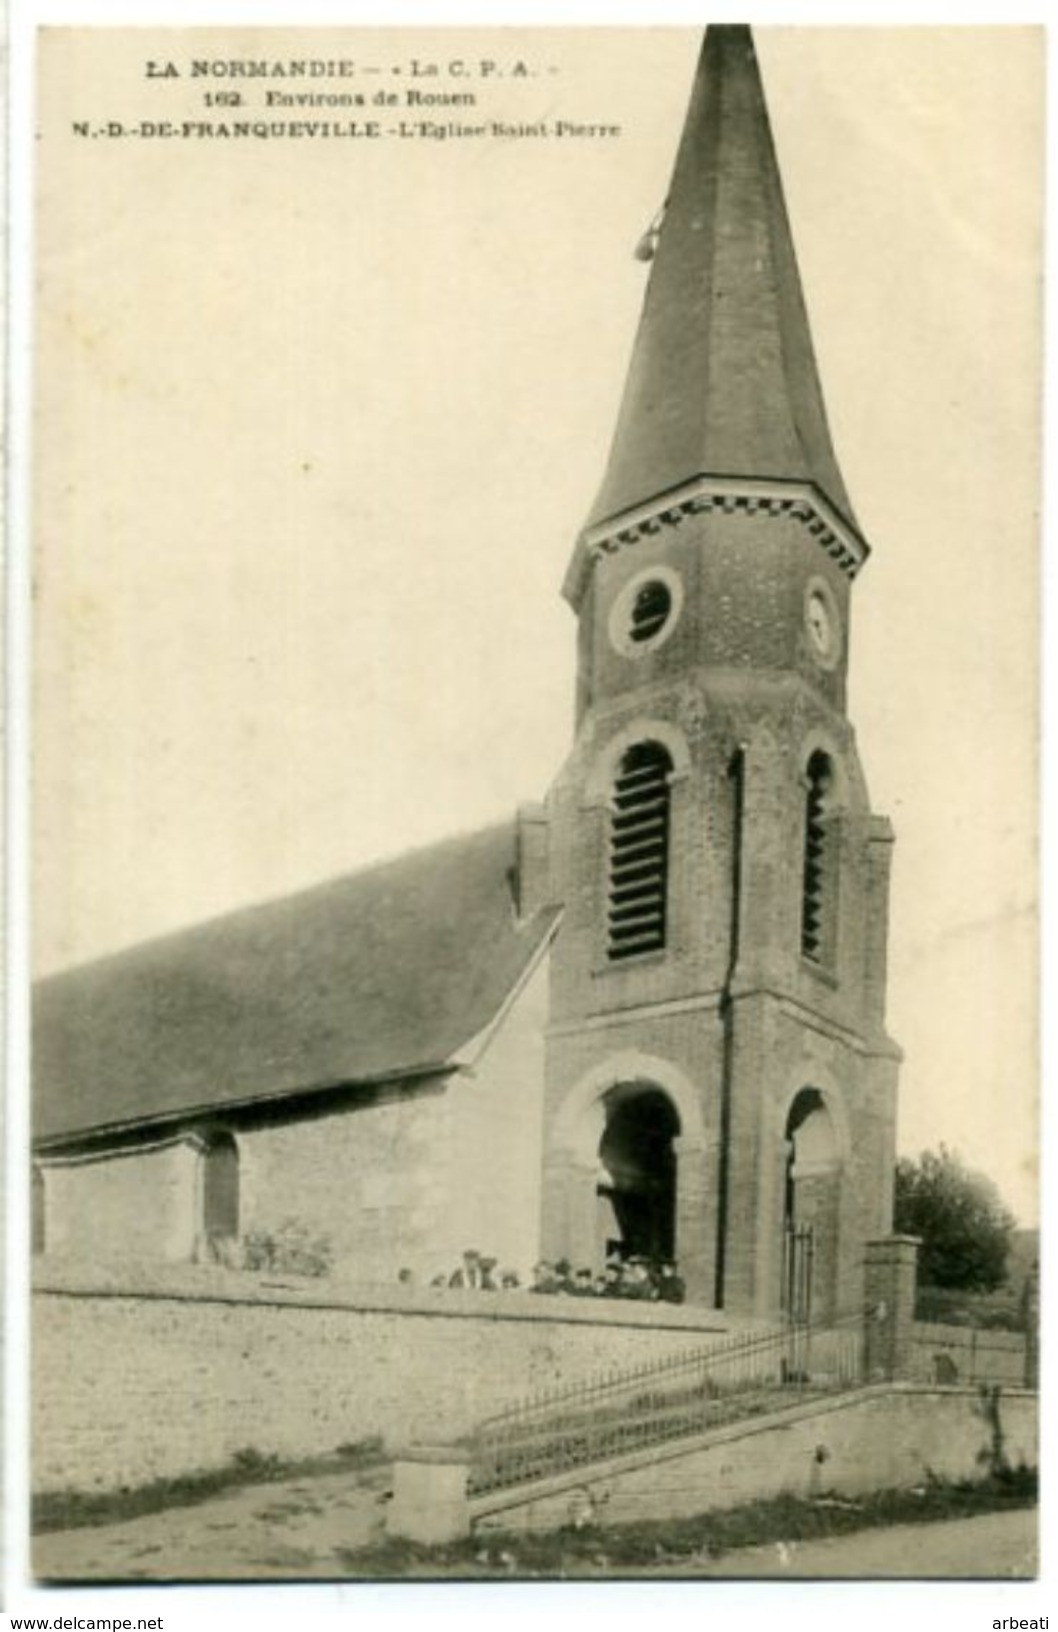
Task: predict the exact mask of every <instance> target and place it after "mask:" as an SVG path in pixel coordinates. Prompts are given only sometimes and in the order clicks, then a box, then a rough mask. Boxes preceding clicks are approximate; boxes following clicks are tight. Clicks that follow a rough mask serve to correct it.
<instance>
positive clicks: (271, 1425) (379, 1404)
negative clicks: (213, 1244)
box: [32, 1260, 730, 1490]
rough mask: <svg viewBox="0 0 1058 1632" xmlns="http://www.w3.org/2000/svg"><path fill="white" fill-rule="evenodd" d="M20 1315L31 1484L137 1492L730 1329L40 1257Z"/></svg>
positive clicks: (416, 1422) (674, 1318)
mask: <svg viewBox="0 0 1058 1632" xmlns="http://www.w3.org/2000/svg"><path fill="white" fill-rule="evenodd" d="M33 1316H34V1318H33V1338H32V1341H33V1352H32V1377H33V1485H34V1488H35V1489H37V1490H56V1489H69V1490H107V1489H112V1488H114V1487H115V1486H118V1485H122V1484H129V1485H136V1484H140V1483H144V1482H147V1481H149V1480H151V1479H155V1478H159V1477H162V1476H166V1477H172V1476H174V1475H177V1474H181V1473H186V1472H189V1471H191V1470H193V1469H198V1468H208V1467H215V1466H220V1465H222V1464H223V1463H225V1462H227V1461H228V1460H229V1459H230V1458H231V1457H232V1456H233V1455H234V1454H235V1453H236V1452H237V1451H239V1450H243V1449H248V1448H249V1449H253V1450H256V1451H259V1452H261V1453H262V1454H266V1455H267V1454H269V1453H272V1454H275V1455H278V1456H281V1457H290V1458H293V1457H300V1456H306V1455H313V1454H319V1453H324V1452H328V1451H332V1450H334V1449H336V1448H337V1447H338V1446H340V1445H343V1444H350V1443H355V1442H357V1441H360V1440H363V1439H366V1438H369V1437H373V1436H376V1435H381V1436H382V1438H383V1439H384V1440H385V1441H386V1442H387V1443H389V1444H393V1443H396V1442H400V1441H404V1440H408V1441H410V1440H437V1439H444V1438H450V1437H452V1436H455V1435H459V1434H463V1433H466V1432H467V1431H468V1430H470V1429H471V1428H473V1427H474V1426H475V1425H476V1424H477V1423H478V1422H480V1420H481V1419H482V1418H483V1417H485V1416H487V1415H489V1414H490V1413H492V1412H495V1411H498V1410H500V1409H502V1408H503V1407H504V1406H506V1405H507V1404H510V1403H513V1402H514V1401H516V1400H519V1399H522V1398H523V1397H525V1396H526V1395H527V1394H531V1393H534V1392H536V1391H537V1390H539V1389H545V1388H553V1387H556V1386H559V1385H574V1384H576V1383H578V1382H583V1381H585V1380H587V1379H588V1378H589V1377H592V1376H595V1375H597V1374H598V1373H599V1372H601V1371H605V1370H609V1369H610V1368H611V1367H614V1366H618V1367H620V1366H631V1365H637V1364H641V1363H648V1362H652V1361H654V1360H658V1359H662V1358H664V1357H666V1356H669V1355H672V1354H674V1353H678V1352H682V1351H685V1350H687V1349H688V1348H692V1347H699V1346H702V1345H704V1344H706V1343H708V1342H709V1341H710V1340H711V1339H713V1340H715V1339H716V1337H717V1336H718V1335H720V1333H721V1332H722V1331H723V1330H724V1329H725V1323H724V1322H723V1320H722V1319H721V1318H720V1317H717V1316H713V1315H708V1314H706V1313H704V1312H702V1311H692V1310H689V1309H682V1308H677V1307H669V1306H665V1307H661V1308H659V1307H658V1305H656V1304H651V1305H642V1306H636V1305H633V1304H625V1303H622V1304H613V1305H610V1306H606V1305H603V1304H600V1303H595V1302H593V1303H592V1305H591V1306H590V1308H589V1307H587V1306H585V1305H583V1304H580V1303H579V1302H578V1301H577V1300H576V1299H573V1298H560V1297H548V1298H545V1297H534V1296H533V1295H532V1294H530V1293H486V1292H480V1293H475V1292H456V1291H451V1290H447V1289H445V1290H438V1291H432V1290H428V1289H423V1290H420V1291H405V1290H404V1289H403V1288H398V1287H392V1288H388V1287H363V1286H361V1287H354V1286H349V1285H345V1286H341V1285H339V1284H337V1283H336V1284H331V1283H329V1282H322V1281H305V1282H303V1283H301V1284H297V1283H290V1282H287V1283H282V1282H280V1280H279V1278H278V1277H273V1278H271V1279H269V1278H265V1277H259V1276H253V1275H247V1274H244V1273H239V1272H235V1271H227V1270H223V1269H220V1268H213V1267H206V1266H202V1267H192V1266H188V1267H185V1266H180V1267H177V1266H175V1265H174V1266H169V1267H167V1266H162V1265H151V1266H149V1267H148V1266H141V1267H140V1268H139V1270H134V1269H133V1268H131V1267H130V1266H122V1267H121V1268H117V1267H115V1268H114V1269H112V1270H111V1271H109V1272H105V1271H103V1270H101V1269H93V1268H89V1267H88V1266H84V1265H76V1264H73V1263H66V1264H56V1263H49V1262H48V1261H47V1260H45V1261H44V1262H43V1263H42V1264H41V1265H40V1266H39V1269H38V1275H37V1285H36V1289H35V1292H34V1297H33ZM726 1329H730V1323H727V1328H726Z"/></svg>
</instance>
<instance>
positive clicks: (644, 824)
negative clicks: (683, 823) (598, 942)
mask: <svg viewBox="0 0 1058 1632" xmlns="http://www.w3.org/2000/svg"><path fill="white" fill-rule="evenodd" d="M671 775H672V759H671V757H670V755H669V753H668V750H667V749H665V748H663V747H662V745H661V744H660V743H659V742H638V743H635V744H633V746H632V747H631V748H629V749H628V750H627V751H626V753H625V754H624V755H623V757H622V759H621V762H620V765H619V766H618V770H617V775H616V777H615V779H614V785H613V793H612V797H611V803H610V876H609V894H608V901H607V926H608V943H607V949H608V953H609V956H610V958H611V959H613V960H619V959H621V958H631V957H635V956H636V955H637V954H638V953H640V952H654V951H657V950H658V949H659V948H661V947H663V946H664V945H665V929H666V917H667V909H668V882H669V778H670V776H671Z"/></svg>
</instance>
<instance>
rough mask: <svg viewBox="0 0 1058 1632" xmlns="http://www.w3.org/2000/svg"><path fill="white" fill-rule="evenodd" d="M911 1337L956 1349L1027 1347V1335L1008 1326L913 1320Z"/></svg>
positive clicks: (1011, 1348)
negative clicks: (946, 1344)
mask: <svg viewBox="0 0 1058 1632" xmlns="http://www.w3.org/2000/svg"><path fill="white" fill-rule="evenodd" d="M911 1336H912V1338H914V1339H916V1340H917V1341H919V1342H926V1341H929V1342H931V1343H948V1344H951V1345H953V1346H955V1347H962V1348H967V1349H969V1348H978V1349H989V1348H996V1349H1010V1350H1011V1352H1014V1351H1015V1350H1018V1349H1023V1348H1024V1347H1025V1333H1024V1332H1012V1331H1010V1329H1009V1328H1008V1327H1006V1326H956V1325H955V1324H954V1323H952V1322H948V1321H943V1320H913V1321H912V1322H911Z"/></svg>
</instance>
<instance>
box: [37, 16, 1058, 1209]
mask: <svg viewBox="0 0 1058 1632" xmlns="http://www.w3.org/2000/svg"><path fill="white" fill-rule="evenodd" d="M757 43H758V51H759V55H760V60H761V66H762V72H763V75H764V79H765V89H766V93H767V96H768V100H769V106H770V109H771V115H772V121H773V127H774V130H775V136H776V142H777V147H778V152H779V160H780V165H781V168H782V172H783V178H784V183H785V188H786V194H787V203H788V206H789V211H790V215H791V220H792V226H793V232H794V238H795V243H796V247H797V252H798V257H799V261H800V266H801V271H802V277H803V280H804V284H805V291H806V298H807V302H808V308H809V313H810V318H811V322H812V327H813V334H814V338H815V343H816V352H817V358H818V361H819V366H820V371H821V375H822V379H823V385H824V391H825V393H826V397H827V402H828V407H829V411H830V419H831V427H832V431H833V437H834V442H835V445H836V449H837V453H838V458H839V461H840V463H841V467H842V470H843V472H844V476H845V480H846V484H847V486H848V488H849V490H850V494H851V498H852V503H853V505H854V507H855V509H856V512H857V515H858V518H859V521H860V524H861V527H862V529H863V531H864V532H865V534H866V536H867V538H868V539H869V541H870V543H871V545H872V550H873V553H872V556H871V559H870V561H869V563H868V565H867V567H866V568H865V570H864V571H863V573H862V574H861V576H860V578H859V579H858V581H857V585H856V589H855V595H854V600H855V607H854V615H853V627H852V633H851V670H850V688H849V690H850V701H849V708H850V714H851V717H852V719H853V721H854V722H855V725H856V728H857V736H858V741H859V746H860V751H861V756H862V759H863V762H864V766H865V770H866V774H867V779H868V783H869V786H870V789H871V794H872V799H873V803H874V806H875V808H876V809H878V810H879V811H881V812H883V813H885V814H887V815H889V816H890V817H891V819H892V821H893V824H894V827H895V829H896V834H897V848H896V855H895V860H894V876H893V902H892V916H891V927H890V1003H889V1023H890V1029H891V1031H892V1033H893V1034H894V1036H895V1037H896V1038H897V1040H898V1041H899V1042H900V1043H901V1044H902V1046H903V1047H904V1050H905V1053H906V1060H905V1064H904V1068H903V1074H902V1082H901V1108H900V1124H899V1140H900V1144H901V1147H902V1148H903V1149H905V1150H907V1151H909V1152H915V1151H918V1150H920V1149H922V1148H924V1147H926V1146H935V1145H936V1144H937V1143H938V1142H939V1141H941V1140H943V1141H945V1142H946V1143H948V1144H949V1145H950V1146H952V1147H953V1148H955V1149H957V1150H958V1151H960V1152H961V1153H962V1154H963V1155H964V1157H965V1158H966V1160H967V1161H969V1162H970V1164H971V1165H973V1166H978V1167H981V1168H983V1169H984V1170H985V1171H987V1172H989V1173H990V1174H992V1176H993V1177H994V1178H995V1179H996V1180H997V1182H998V1183H999V1185H1000V1188H1001V1190H1002V1192H1003V1194H1004V1196H1005V1198H1006V1199H1007V1201H1008V1202H1009V1204H1010V1205H1011V1206H1012V1207H1013V1208H1014V1210H1015V1212H1016V1213H1017V1214H1018V1216H1019V1218H1020V1219H1021V1220H1022V1221H1023V1222H1025V1223H1031V1222H1033V1221H1034V1219H1035V1217H1036V1205H1037V1203H1036V1196H1035V1181H1034V1172H1033V1164H1034V1153H1035V1149H1036V1142H1037V1141H1036V1130H1035V1099H1036V1080H1037V1071H1036V1063H1035V1020H1036V1012H1035V1004H1036V997H1035V990H1036V985H1035V934H1036V925H1035V877H1034V874H1035V847H1036V814H1035V753H1036V730H1037V703H1036V695H1037V673H1036V667H1037V665H1036V642H1037V608H1036V603H1037V578H1036V572H1037V568H1036V554H1037V536H1036V535H1037V527H1038V505H1039V496H1038V481H1039V471H1038V461H1039V430H1038V415H1039V390H1040V383H1039V369H1040V362H1039V352H1040V339H1039V302H1040V208H1041V156H1042V113H1041V76H1042V43H1041V35H1040V33H1039V31H1036V30H1032V29H1006V30H1000V29H960V30H951V29H947V30H945V29H917V30H907V29H904V30H878V31H872V30H864V29H856V30H816V29H808V28H802V29H794V30H783V29H761V30H759V31H758V34H757ZM698 44H699V37H698V35H697V34H696V33H694V32H690V31H686V30H681V29H663V30H650V29H640V30H635V31H632V30H628V31H622V30H600V29H595V30H577V29H574V30H565V31H561V32H557V31H550V32H541V33H539V34H536V35H535V36H534V35H527V34H524V33H518V34H516V33H515V32H514V31H505V32H504V33H503V34H502V35H497V34H495V33H493V34H491V35H487V34H483V33H480V32H479V33H477V34H474V35H471V34H464V35H461V36H459V37H458V39H457V37H456V36H454V35H451V34H444V33H436V32H435V33H434V34H433V35H430V34H429V33H428V31H426V30H423V29H415V30H410V31H408V33H407V35H406V37H405V38H402V39H400V40H399V41H397V40H396V39H395V36H394V35H393V33H392V32H390V33H388V34H378V33H376V34H375V35H373V36H370V35H365V34H364V33H360V34H346V35H345V36H344V37H342V36H341V35H339V34H337V33H330V34H327V35H325V34H323V33H317V34H315V35H314V36H313V37H312V39H311V41H310V42H308V45H306V40H305V38H304V36H301V37H298V36H297V35H296V34H289V33H288V34H287V35H286V38H285V39H283V38H281V37H280V32H279V31H270V37H269V38H268V39H267V40H265V39H264V38H263V37H262V34H261V31H258V32H257V34H256V35H254V34H252V33H250V32H248V31H244V32H243V33H242V35H240V36H235V35H234V33H232V32H231V31H225V32H224V34H222V33H221V32H220V31H212V35H211V39H210V41H209V51H208V53H206V52H205V51H202V52H200V51H199V49H198V46H197V45H196V46H195V48H194V49H193V50H192V49H190V47H189V41H188V37H187V36H184V37H183V39H180V40H178V39H176V38H175V37H173V36H170V37H168V38H166V37H163V35H162V34H161V33H155V32H154V31H146V30H144V31H137V32H136V33H132V32H127V33H124V34H113V33H99V32H97V33H91V32H82V33H80V34H78V35H73V36H62V35H53V36H52V37H51V38H50V39H49V40H48V41H46V43H45V47H44V51H43V79H42V92H41V105H40V111H39V131H40V141H39V144H38V159H39V164H40V180H39V186H38V197H39V216H38V240H37V266H38V271H39V279H40V282H39V294H38V299H39V314H40V316H39V329H38V358H39V378H38V389H37V404H38V410H37V424H36V440H37V499H36V527H35V534H36V545H37V552H36V571H35V584H34V597H35V600H34V609H35V638H36V652H35V669H34V686H35V695H34V705H35V716H34V718H35V728H34V784H35V793H36V824H37V844H36V878H35V886H34V918H35V937H34V939H35V945H34V961H35V964H36V967H37V968H38V970H39V971H41V972H48V971H50V970H53V969H56V968H59V967H63V966H65V965H66V964H69V963H71V962H78V961H82V960H84V959H86V958H91V957H95V956H98V955H102V954H105V953H107V952H109V951H112V950H115V949H117V948H119V947H121V946H124V945H128V944H131V943H133V942H135V941H137V940H139V939H142V938H144V937H145V936H149V935H153V934H157V933H162V932H165V931H166V930H169V929H172V928H175V927H178V926H180V925H183V924H187V923H190V922H194V921H196V920H199V919H201V918H203V917H206V916H210V915H213V914H216V913H219V912H223V911H226V910H227V909H229V908H231V907H234V906H237V905H241V904H244V903H246V902H249V901H254V900H259V899H262V898H264V897H270V896H276V895H279V894H282V893H284V892H286V891H288V890H291V889H295V888H298V887H299V886H301V885H304V884H309V883H313V882H315V881H317V880H319V879H322V878H326V877H329V876H332V875H334V874H336V873H341V872H346V871H349V870H352V869H354V868H356V867H358V866H360V865H362V864H364V863H366V862H369V861H371V860H373V859H376V858H378V857H380V856H383V855H388V854H393V853H396V852H399V851H401V850H403V849H405V848H407V847H409V846H411V845H418V844H424V843H429V842H431V841H432V840H434V839H436V838H439V837H442V836H444V835H446V834H448V833H450V832H453V831H460V830H463V829H467V828H471V827H474V826H476V825H478V824H480V823H483V822H487V821H489V820H491V819H494V818H496V817H501V816H503V815H506V814H508V813H509V812H510V811H511V809H512V808H513V807H514V806H515V805H516V804H518V803H519V802H521V801H523V800H527V799H537V798H540V797H541V796H542V795H543V793H544V792H545V791H546V789H547V787H548V785H549V783H550V782H551V780H552V779H553V777H554V775H555V773H556V772H557V770H558V768H559V766H560V764H561V762H562V759H563V757H564V755H565V753H566V752H567V751H568V748H569V745H570V740H571V730H572V715H573V671H574V620H573V616H572V613H571V612H570V611H569V609H568V607H566V605H565V604H564V603H563V602H562V601H561V599H560V596H559V593H558V591H559V585H560V583H561V580H562V576H563V573H564V570H565V567H566V563H567V561H568V558H569V554H570V552H571V550H572V547H573V542H574V539H575V537H576V534H577V531H578V529H579V527H580V525H581V524H582V521H583V520H584V518H585V517H586V515H587V512H588V509H589V506H590V504H591V500H592V498H593V496H594V491H595V488H596V485H597V483H598V481H599V479H600V477H601V474H602V470H603V465H604V462H605V457H606V452H607V448H608V445H609V439H610V435H611V433H612V430H613V425H614V422H615V418H616V412H617V406H618V401H619V397H620V392H621V386H622V383H623V376H624V370H625V367H626V365H627V361H628V356H629V352H630V348H631V344H632V338H633V334H634V329H635V323H636V318H637V315H638V310H639V305H640V302H641V299H642V292H643V287H644V283H645V277H646V270H645V268H644V267H643V265H642V264H641V263H640V262H638V261H636V260H635V259H634V257H633V253H632V251H633V248H634V245H635V243H636V241H637V239H638V238H639V236H640V234H641V233H642V231H643V229H644V228H645V227H646V225H647V223H648V222H649V221H650V219H651V218H652V216H653V215H654V213H655V211H656V210H657V208H658V205H659V204H660V202H661V200H662V198H663V197H664V193H665V189H666V186H667V182H668V177H669V174H670V171H671V165H672V160H673V157H674V153H675V147H676V142H677V139H678V135H679V129H680V126H681V123H682V118H683V113H684V109H685V105H686V99H687V93H688V90H689V86H690V81H691V77H692V74H693V70H694V63H695V59H696V55H697V50H698ZM265 49H267V51H268V54H269V55H270V56H273V57H274V56H276V55H278V54H281V53H282V52H284V51H288V52H289V54H291V55H304V54H305V51H306V49H308V50H309V51H310V52H311V54H312V55H313V56H315V57H323V58H331V57H348V58H352V59H354V60H356V61H358V62H360V63H361V64H364V63H367V64H371V65H378V64H385V65H388V66H389V67H391V66H392V65H393V64H399V65H401V67H402V70H403V73H404V75H405V78H404V80H403V81H401V82H400V94H401V95H402V96H403V95H404V94H405V90H406V88H407V86H408V85H409V84H410V79H409V78H408V76H409V74H410V64H411V62H412V59H416V60H418V61H420V62H423V63H425V62H428V61H435V62H437V63H438V64H441V65H443V64H447V63H449V62H450V61H452V60H453V59H454V58H458V59H459V60H460V61H462V62H465V63H466V64H467V65H468V73H467V75H465V76H459V77H458V78H453V77H452V76H450V75H448V74H446V73H442V74H441V75H440V77H439V79H438V81H437V83H436V84H435V83H434V82H433V81H429V82H428V83H427V81H426V80H425V79H424V80H423V81H422V83H423V85H424V86H427V88H428V89H431V90H434V91H436V90H437V89H438V87H440V88H441V89H443V90H458V91H463V90H465V89H466V88H468V87H469V88H470V90H471V92H472V94H475V95H477V96H478V97H479V99H480V100H479V105H478V108H477V109H476V110H474V109H471V110H468V109H466V108H458V107H457V108H448V109H440V110H438V109H431V110H427V109H423V110H420V111H419V112H417V113H416V114H415V115H414V117H433V118H435V119H436V120H438V122H444V121H445V120H448V119H452V120H456V121H459V120H472V119H477V118H487V119H491V118H494V117H495V118H499V119H506V120H508V121H510V122H514V123H518V122H523V123H533V122H535V121H538V120H540V119H550V120H554V119H559V118H562V119H568V120H569V121H571V122H574V123H603V124H611V123H618V124H620V126H621V134H620V136H619V137H617V138H598V139H591V138H570V139H569V140H568V141H566V140H564V141H561V142H559V141H553V140H539V139H535V138H532V137H526V138H523V139H520V140H519V139H506V140H490V141H477V140H459V139H454V138H451V137H449V138H448V139H446V140H439V139H436V138H424V139H417V140H412V139H408V140H394V141H389V142H382V143H370V142H366V141H364V142H360V141H335V142H330V143H323V142H318V143H317V142H302V143H299V142H287V141H274V142H253V143H245V144H242V145H241V146H240V145H238V144H235V143H232V144H230V145H218V143H216V142H212V143H210V142H204V141H194V142H186V143H185V142H170V141H166V140H162V139H158V140H145V141H137V142H132V141H128V142H126V141H122V140H111V139H109V138H107V137H99V138H84V137H81V136H78V135H77V134H76V133H75V132H74V131H73V129H72V123H71V121H72V120H74V119H77V120H87V121H89V122H91V123H93V124H96V123H106V122H107V121H109V120H114V119H117V120H124V119H129V120H131V119H133V118H136V119H138V118H143V119H147V120H151V121H161V120H163V119H166V118H170V117H174V118H175V117H185V116H189V115H190V114H191V110H192V109H193V110H194V112H193V117H195V118H207V117H211V118H220V117H222V113H221V111H220V110H218V109H217V108H213V109H212V110H206V109H205V108H204V104H203V102H202V98H203V96H204V95H205V94H209V93H215V92H216V91H217V90H220V91H222V92H223V91H228V90H230V89H231V87H232V85H233V84H234V82H233V81H227V80H212V79H209V80H207V81H206V82H205V85H203V83H202V82H200V81H194V82H192V81H191V80H190V78H189V77H188V76H187V75H182V76H181V77H180V78H179V79H178V80H156V79H153V78H152V79H148V78H147V76H146V74H145V70H144V63H145V61H146V60H148V59H151V60H158V61H161V60H163V59H165V58H168V57H170V56H172V57H173V59H174V60H176V61H178V62H179V63H180V65H181V66H184V65H185V64H186V61H187V59H189V58H190V57H191V56H195V57H198V56H200V55H206V54H208V55H209V56H210V57H211V58H214V59H227V58H229V57H233V56H253V55H255V54H260V53H261V52H262V51H263V50H265ZM481 60H493V61H497V62H498V63H499V65H500V66H501V68H502V67H505V68H506V70H507V73H506V74H505V75H504V76H503V77H502V78H501V77H500V76H499V75H497V76H492V75H489V76H487V77H486V78H485V79H482V78H481V77H480V76H479V75H478V74H477V73H476V72H475V70H474V68H473V65H474V64H476V63H479V62H480V61H481ZM518 60H523V61H525V62H526V63H527V64H528V65H529V68H530V73H529V74H528V75H527V77H525V78H524V79H523V78H521V77H520V76H514V75H512V72H511V68H512V64H513V63H514V62H515V61H518ZM382 79H383V80H384V81H385V83H386V84H393V83H397V82H396V81H394V80H392V79H391V78H389V77H388V75H383V76H382ZM367 83H369V81H368V80H367V78H366V77H365V76H363V75H361V77H360V78H359V79H355V80H353V81H350V84H353V85H355V86H357V88H360V87H362V86H363V85H365V84H367ZM376 83H379V81H378V80H372V81H370V84H371V88H372V90H373V88H374V85H375V84H376ZM417 83H418V82H417ZM247 94H250V93H247ZM252 94H254V95H255V96H259V95H260V94H261V93H260V91H259V90H257V89H255V90H254V91H253V93H252ZM357 111H358V110H352V111H350V110H340V112H339V113H337V114H334V115H333V116H335V117H342V118H348V117H351V116H357ZM272 116H274V115H273V114H272V113H270V114H269V117H272ZM280 116H282V117H290V115H289V114H287V113H284V114H282V115H280ZM319 116H326V115H325V114H324V115H321V114H315V115H314V117H319ZM361 116H362V115H361ZM367 116H370V114H369V112H368V115H367ZM298 117H305V115H303V114H300V113H299V114H298ZM402 117H405V118H407V117H408V113H407V111H403V112H402Z"/></svg>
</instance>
